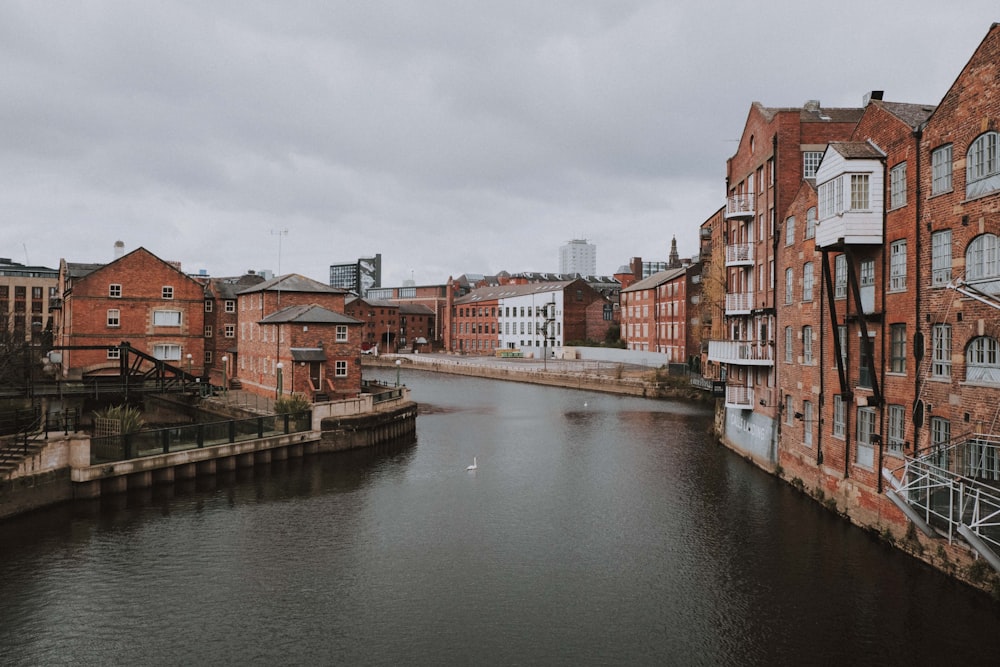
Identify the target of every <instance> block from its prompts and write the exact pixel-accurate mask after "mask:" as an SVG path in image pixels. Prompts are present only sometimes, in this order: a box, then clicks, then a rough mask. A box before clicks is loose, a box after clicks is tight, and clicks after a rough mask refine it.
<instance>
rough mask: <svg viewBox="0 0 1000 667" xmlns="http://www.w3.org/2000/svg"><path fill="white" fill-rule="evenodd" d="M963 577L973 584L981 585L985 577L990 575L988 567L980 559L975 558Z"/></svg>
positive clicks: (987, 564)
mask: <svg viewBox="0 0 1000 667" xmlns="http://www.w3.org/2000/svg"><path fill="white" fill-rule="evenodd" d="M965 575H966V576H967V577H968V578H969V581H971V582H972V583H974V584H981V583H983V582H984V581H986V577H988V576H989V575H990V566H989V563H987V562H986V561H985V560H984V559H982V558H977V559H976V560H974V561H972V563H971V564H969V567H968V568H967V569H966V571H965Z"/></svg>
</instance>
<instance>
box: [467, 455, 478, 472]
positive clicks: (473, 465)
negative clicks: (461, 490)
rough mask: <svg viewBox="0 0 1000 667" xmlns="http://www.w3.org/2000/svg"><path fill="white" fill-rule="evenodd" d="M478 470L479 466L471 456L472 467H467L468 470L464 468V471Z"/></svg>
mask: <svg viewBox="0 0 1000 667" xmlns="http://www.w3.org/2000/svg"><path fill="white" fill-rule="evenodd" d="M478 469H479V464H478V463H477V462H476V457H475V456H473V457H472V465H471V466H469V467H468V468H466V470H478Z"/></svg>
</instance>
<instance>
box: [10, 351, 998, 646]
mask: <svg viewBox="0 0 1000 667" xmlns="http://www.w3.org/2000/svg"><path fill="white" fill-rule="evenodd" d="M369 375H372V376H374V377H379V375H378V372H375V373H370V374H369ZM381 378H382V379H389V380H392V381H394V380H395V374H394V373H393V374H392V375H389V374H388V373H386V374H384V375H382V376H381ZM403 381H404V382H405V383H406V384H407V385H409V386H410V387H411V388H412V389H413V395H414V398H415V399H416V400H417V401H418V402H420V403H421V414H420V416H419V418H418V423H417V441H416V443H412V444H407V445H400V446H395V447H391V448H383V449H381V450H380V451H365V452H357V453H348V454H343V455H331V456H325V457H316V458H311V459H306V460H305V461H290V462H288V463H287V464H275V465H273V466H272V467H271V468H269V469H266V470H257V471H244V472H241V473H238V474H234V475H231V476H228V477H225V476H223V477H220V478H217V479H212V480H199V481H197V482H192V483H190V484H187V485H178V486H176V487H165V488H157V489H155V490H153V491H150V492H148V493H144V494H138V495H131V496H122V497H117V498H113V499H104V500H100V501H91V502H88V503H83V504H74V505H64V506H60V507H56V508H53V509H50V510H45V511H41V512H37V513H34V514H31V515H28V516H24V517H20V518H18V519H15V520H11V521H7V522H4V523H0V664H3V665H52V664H73V665H109V664H122V665H125V664H127V665H158V664H164V665H191V664H196V665H201V664H241V665H242V664H261V665H279V664H280V665H285V664H303V665H319V664H345V665H363V664H379V665H398V664H432V665H439V664H460V665H471V664H491V665H492V664H500V665H507V664H531V665H556V664H561V665H570V664H572V665H579V664H601V665H609V664H614V665H617V664H658V665H662V664H670V665H687V664H704V665H734V664H736V665H771V664H841V665H843V664H883V665H884V664H910V665H920V664H945V663H946V664H960V663H962V662H964V663H965V664H995V663H996V660H997V657H996V656H997V655H1000V632H998V630H1000V607H998V606H997V605H996V604H995V603H994V602H992V601H991V600H990V599H988V598H987V597H986V596H984V595H982V594H980V593H978V592H975V591H972V590H970V589H968V588H966V587H964V586H963V585H961V584H958V583H955V582H953V581H951V580H949V579H948V578H946V577H944V576H942V575H940V574H939V573H937V572H935V571H933V570H931V569H929V568H927V567H926V566H923V565H921V564H919V563H917V562H916V561H914V560H912V559H910V558H909V557H907V556H905V555H903V554H901V553H899V552H896V551H894V550H892V549H890V548H887V547H885V546H883V545H882V544H880V543H878V541H876V540H874V539H873V538H872V537H870V536H869V535H867V534H865V533H864V532H862V531H860V530H858V529H856V528H854V527H851V526H850V525H848V524H846V523H845V522H843V521H841V520H840V519H837V518H835V517H833V516H831V515H830V514H828V513H827V512H826V511H824V510H822V509H821V508H819V507H818V506H817V505H816V504H815V503H813V502H811V501H809V500H807V499H805V498H803V497H801V496H800V495H798V494H797V493H796V492H795V491H793V490H792V489H791V488H790V487H788V486H787V485H785V484H784V483H781V482H779V481H777V480H775V479H773V478H772V477H770V476H768V475H766V474H765V473H763V472H761V471H759V470H757V469H756V468H754V467H752V466H751V465H749V464H748V463H746V462H745V461H743V460H742V459H741V458H739V457H738V456H736V455H734V454H732V453H731V452H729V451H728V450H725V449H723V448H722V447H720V446H718V445H716V444H714V443H713V442H712V439H711V438H710V437H709V436H708V428H709V425H710V421H711V415H710V414H709V413H708V412H707V411H706V410H705V409H704V408H701V407H693V406H688V405H683V404H677V403H671V402H660V401H651V400H644V399H638V398H627V397H617V396H610V395H602V394H596V393H592V392H583V391H574V390H563V389H554V388H544V387H535V386H530V385H521V384H515V383H505V382H498V381H490V380H480V379H476V378H459V377H450V376H444V375H435V374H431V373H422V372H419V371H404V372H403ZM473 457H475V459H476V460H477V461H478V470H476V471H475V472H468V471H467V470H466V466H468V465H469V464H471V463H472V461H473Z"/></svg>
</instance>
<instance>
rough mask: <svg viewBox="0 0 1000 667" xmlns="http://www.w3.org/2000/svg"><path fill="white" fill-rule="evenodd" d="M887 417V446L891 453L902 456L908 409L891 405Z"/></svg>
mask: <svg viewBox="0 0 1000 667" xmlns="http://www.w3.org/2000/svg"><path fill="white" fill-rule="evenodd" d="M886 416H887V419H886V432H885V444H886V446H887V447H888V448H889V451H890V452H896V453H899V454H901V453H902V452H903V447H904V446H905V440H904V438H905V437H906V430H905V424H906V421H905V420H906V409H905V408H904V407H903V406H902V405H890V406H889V407H888V409H887V410H886Z"/></svg>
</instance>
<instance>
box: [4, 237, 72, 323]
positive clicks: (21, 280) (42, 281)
mask: <svg viewBox="0 0 1000 667" xmlns="http://www.w3.org/2000/svg"><path fill="white" fill-rule="evenodd" d="M58 288H59V269H50V268H48V267H45V266H25V265H24V264H19V263H17V262H13V261H11V260H10V259H9V258H6V257H0V326H3V325H4V324H6V326H7V327H8V328H9V329H10V330H11V331H13V332H15V333H17V334H19V335H22V336H24V337H25V338H26V339H29V338H30V339H32V340H34V341H36V342H37V341H38V337H39V336H41V334H42V332H43V331H46V330H49V331H51V328H52V320H51V319H50V316H49V307H50V306H51V305H52V304H54V303H55V302H56V301H57V293H58Z"/></svg>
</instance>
